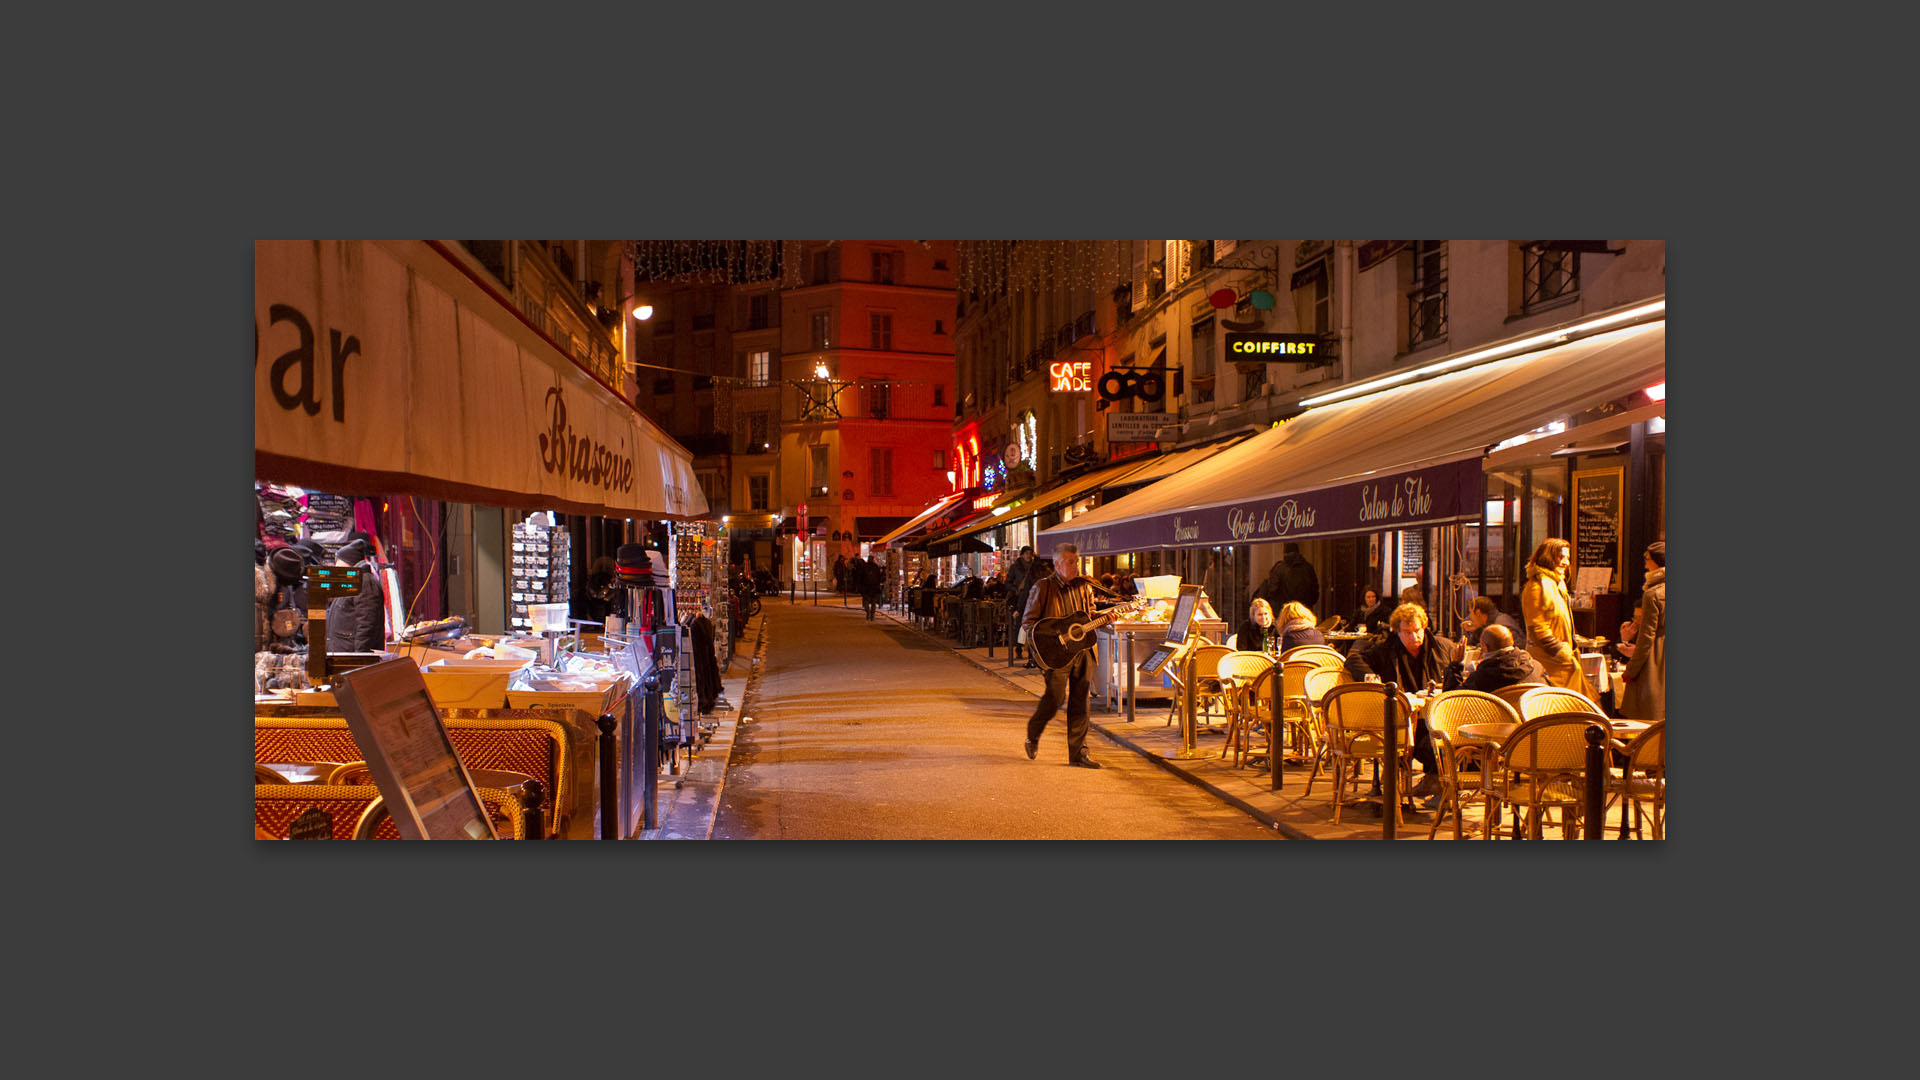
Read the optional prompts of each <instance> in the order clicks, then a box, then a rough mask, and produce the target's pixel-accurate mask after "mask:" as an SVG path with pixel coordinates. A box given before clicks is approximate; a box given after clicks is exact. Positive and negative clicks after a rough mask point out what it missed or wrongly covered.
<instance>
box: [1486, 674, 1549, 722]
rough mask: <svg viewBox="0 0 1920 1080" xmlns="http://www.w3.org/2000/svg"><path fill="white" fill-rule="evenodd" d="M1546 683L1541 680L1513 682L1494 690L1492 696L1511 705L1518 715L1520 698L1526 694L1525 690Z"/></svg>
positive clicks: (1533, 688)
mask: <svg viewBox="0 0 1920 1080" xmlns="http://www.w3.org/2000/svg"><path fill="white" fill-rule="evenodd" d="M1546 685H1547V684H1546V683H1543V682H1522V683H1514V684H1513V685H1512V686H1503V687H1501V688H1500V689H1498V690H1495V691H1494V692H1493V696H1494V697H1497V698H1499V699H1500V700H1501V701H1504V702H1506V703H1507V704H1509V705H1511V706H1513V711H1514V714H1515V715H1518V714H1519V712H1520V699H1521V698H1523V697H1526V696H1527V691H1529V690H1538V689H1540V688H1542V687H1544V686H1546Z"/></svg>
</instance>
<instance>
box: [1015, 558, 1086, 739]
mask: <svg viewBox="0 0 1920 1080" xmlns="http://www.w3.org/2000/svg"><path fill="white" fill-rule="evenodd" d="M1092 611H1093V581H1092V580H1091V579H1089V578H1084V577H1081V576H1080V549H1079V548H1077V547H1075V546H1074V545H1072V544H1061V545H1060V547H1059V548H1058V549H1056V550H1055V551H1054V554H1053V573H1051V574H1048V575H1046V576H1045V577H1043V578H1041V579H1040V580H1039V581H1038V582H1036V583H1035V584H1034V586H1033V588H1032V589H1031V590H1029V592H1028V594H1027V608H1026V615H1025V616H1024V618H1023V620H1022V625H1023V626H1024V627H1025V629H1026V631H1027V634H1028V636H1029V637H1031V636H1032V634H1033V626H1034V624H1035V623H1037V622H1039V621H1040V620H1041V619H1057V618H1060V617H1061V616H1063V615H1072V614H1079V613H1091V612H1092ZM1092 671H1093V650H1091V649H1082V650H1080V651H1079V652H1077V653H1075V654H1074V655H1073V659H1072V660H1069V661H1067V664H1066V666H1065V667H1060V668H1054V669H1052V670H1049V671H1048V672H1047V676H1046V677H1047V692H1046V693H1045V694H1043V695H1041V697H1040V704H1039V705H1038V706H1036V707H1035V708H1034V710H1033V715H1032V716H1031V717H1029V718H1028V719H1027V743H1026V750H1027V757H1028V759H1032V758H1033V757H1034V755H1036V754H1037V753H1039V751H1040V733H1041V732H1043V731H1045V730H1047V724H1048V723H1050V722H1051V721H1052V720H1053V717H1054V715H1055V714H1056V713H1058V712H1059V711H1060V705H1061V702H1062V701H1064V702H1065V703H1066V706H1067V764H1069V765H1077V766H1079V767H1080V768H1083V769H1097V768H1099V767H1100V763H1099V762H1097V761H1095V760H1093V759H1092V758H1090V757H1088V756H1087V750H1086V743H1087V729H1088V728H1090V727H1091V726H1092V723H1091V721H1090V720H1088V718H1087V691H1088V688H1089V686H1090V678H1089V676H1090V675H1091V673H1092Z"/></svg>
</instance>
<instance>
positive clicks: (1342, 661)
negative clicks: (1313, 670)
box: [1280, 645, 1347, 667]
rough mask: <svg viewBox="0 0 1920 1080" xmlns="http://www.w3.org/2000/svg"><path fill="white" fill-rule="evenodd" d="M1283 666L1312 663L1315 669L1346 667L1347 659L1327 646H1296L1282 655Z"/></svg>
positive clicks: (1336, 650)
mask: <svg viewBox="0 0 1920 1080" xmlns="http://www.w3.org/2000/svg"><path fill="white" fill-rule="evenodd" d="M1280 662H1281V663H1283V664H1295V663H1311V664H1312V665H1313V666H1315V667H1346V666H1347V658H1346V657H1344V656H1341V655H1340V651H1339V650H1338V649H1334V648H1331V647H1329V646H1326V645H1295V646H1294V647H1293V648H1291V649H1288V650H1287V651H1286V652H1283V653H1281V654H1280Z"/></svg>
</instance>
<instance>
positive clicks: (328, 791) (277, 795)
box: [253, 784, 399, 840]
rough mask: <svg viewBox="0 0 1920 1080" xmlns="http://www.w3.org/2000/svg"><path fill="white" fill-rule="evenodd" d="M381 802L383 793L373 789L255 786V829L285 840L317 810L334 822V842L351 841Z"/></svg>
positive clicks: (317, 786)
mask: <svg viewBox="0 0 1920 1080" xmlns="http://www.w3.org/2000/svg"><path fill="white" fill-rule="evenodd" d="M379 798H380V789H379V788H376V787H372V786H370V785H354V786H346V785H338V786H336V785H333V784H255V785H254V788H253V827H254V828H255V829H257V830H260V831H262V832H266V833H270V834H272V835H273V836H274V837H275V838H276V839H279V840H285V839H286V838H287V833H288V831H289V830H291V829H292V828H293V819H294V818H297V817H299V816H300V815H301V814H302V813H304V812H305V811H306V810H307V808H308V807H318V808H320V809H321V810H324V811H326V812H327V814H328V815H329V816H331V817H332V818H333V838H334V839H335V840H351V839H353V827H354V823H355V822H356V821H358V820H359V819H360V816H361V814H362V813H363V812H364V811H365V810H366V808H367V807H368V806H369V805H371V804H372V803H373V802H375V801H376V800H378V799H379ZM394 835H395V836H398V835H399V834H398V833H395V834H394Z"/></svg>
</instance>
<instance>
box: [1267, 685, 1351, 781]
mask: <svg viewBox="0 0 1920 1080" xmlns="http://www.w3.org/2000/svg"><path fill="white" fill-rule="evenodd" d="M1272 681H1273V715H1272V716H1270V717H1268V719H1267V768H1268V769H1269V770H1270V771H1271V772H1272V773H1273V775H1272V776H1271V777H1269V778H1268V785H1267V786H1268V790H1271V791H1279V790H1280V783H1281V781H1280V758H1281V756H1282V755H1281V750H1280V738H1281V736H1282V735H1283V734H1285V732H1286V730H1287V725H1286V724H1285V723H1283V722H1282V721H1281V716H1280V704H1281V683H1282V682H1283V681H1284V680H1282V679H1281V678H1280V661H1278V660H1275V661H1274V662H1273V680H1272ZM1335 794H1338V793H1337V792H1336V793H1335Z"/></svg>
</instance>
